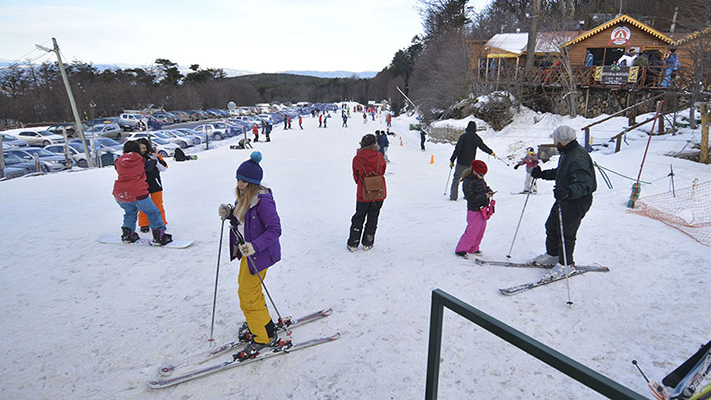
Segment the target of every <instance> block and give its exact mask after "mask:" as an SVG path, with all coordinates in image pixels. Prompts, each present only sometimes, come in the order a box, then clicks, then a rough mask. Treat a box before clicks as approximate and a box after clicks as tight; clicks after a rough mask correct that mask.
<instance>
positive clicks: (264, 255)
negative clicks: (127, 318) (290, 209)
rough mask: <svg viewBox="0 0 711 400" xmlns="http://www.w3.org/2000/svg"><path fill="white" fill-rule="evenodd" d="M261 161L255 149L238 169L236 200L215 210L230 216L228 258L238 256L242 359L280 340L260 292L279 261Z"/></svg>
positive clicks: (275, 220)
mask: <svg viewBox="0 0 711 400" xmlns="http://www.w3.org/2000/svg"><path fill="white" fill-rule="evenodd" d="M261 160H262V154H261V153H260V152H258V151H254V152H252V154H251V156H250V159H249V160H247V161H245V162H243V163H242V164H241V165H240V166H239V168H237V173H236V177H237V188H236V190H235V192H236V194H237V200H236V201H235V204H234V206H233V205H230V204H221V205H220V207H219V209H218V214H219V215H220V217H222V218H223V219H229V221H230V225H231V231H230V261H232V260H234V259H235V258H239V259H240V268H239V276H238V289H237V292H238V294H239V304H240V308H241V309H242V312H243V313H244V317H245V319H246V320H247V322H246V324H247V327H248V328H249V330H248V331H247V330H246V329H244V330H243V329H240V331H242V332H249V337H250V342H249V344H248V345H247V346H246V347H245V348H244V350H243V351H241V352H240V353H238V354H237V355H236V356H237V357H238V358H240V359H243V360H245V359H248V358H252V357H254V356H256V354H257V353H258V352H259V351H260V350H261V349H263V348H264V347H267V346H274V345H276V343H278V340H279V337H278V335H277V332H276V326H275V325H274V322H273V321H272V318H271V316H270V315H269V310H268V309H267V303H266V300H265V298H264V293H263V292H262V280H263V279H265V277H266V273H267V269H268V268H269V267H271V266H272V265H274V264H276V263H277V262H278V261H279V260H281V245H280V244H279V237H280V236H281V222H280V219H279V214H278V213H277V210H276V203H275V202H274V197H272V191H271V189H268V188H267V187H265V186H262V184H261V183H262V177H263V176H264V172H263V170H262V167H260V166H259V162H260V161H261ZM238 230H239V231H241V230H244V233H243V235H244V240H245V243H240V242H239V240H238V236H237V234H236V233H235V232H236V231H238Z"/></svg>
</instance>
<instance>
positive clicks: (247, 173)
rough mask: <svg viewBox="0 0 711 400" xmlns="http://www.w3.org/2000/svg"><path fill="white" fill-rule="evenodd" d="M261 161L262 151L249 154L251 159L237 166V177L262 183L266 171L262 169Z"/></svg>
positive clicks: (250, 181)
mask: <svg viewBox="0 0 711 400" xmlns="http://www.w3.org/2000/svg"><path fill="white" fill-rule="evenodd" d="M260 161H262V153H260V152H258V151H253V152H252V154H251V155H250V156H249V160H247V161H245V162H243V163H242V165H240V166H239V168H237V174H236V175H237V179H239V180H243V181H245V182H249V183H254V184H255V185H259V184H261V183H262V177H263V176H264V171H262V167H260V166H259V162H260Z"/></svg>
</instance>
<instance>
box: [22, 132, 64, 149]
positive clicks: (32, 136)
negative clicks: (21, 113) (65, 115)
mask: <svg viewBox="0 0 711 400" xmlns="http://www.w3.org/2000/svg"><path fill="white" fill-rule="evenodd" d="M14 135H15V137H16V138H18V139H22V140H24V141H26V142H27V144H29V145H30V146H42V147H44V146H49V145H50V144H55V143H64V136H59V135H55V134H54V133H52V132H48V131H37V132H35V131H22V132H18V133H16V134H14Z"/></svg>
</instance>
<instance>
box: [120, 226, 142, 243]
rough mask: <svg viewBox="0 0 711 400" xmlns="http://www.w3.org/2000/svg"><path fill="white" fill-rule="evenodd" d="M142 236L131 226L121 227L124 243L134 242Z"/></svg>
mask: <svg viewBox="0 0 711 400" xmlns="http://www.w3.org/2000/svg"><path fill="white" fill-rule="evenodd" d="M140 238H141V237H140V236H138V234H137V233H136V232H134V231H133V230H132V229H131V228H125V227H122V228H121V241H122V242H124V243H133V242H135V241H136V240H138V239H140Z"/></svg>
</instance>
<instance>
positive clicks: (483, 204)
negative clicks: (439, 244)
mask: <svg viewBox="0 0 711 400" xmlns="http://www.w3.org/2000/svg"><path fill="white" fill-rule="evenodd" d="M488 170H489V168H488V167H487V166H486V163H484V162H483V161H481V160H474V161H472V164H471V168H467V169H465V170H464V172H462V178H461V182H462V192H463V193H464V198H465V199H466V200H467V228H466V229H465V230H464V234H462V237H461V238H460V239H459V243H457V247H456V249H455V250H454V253H455V254H456V255H457V256H458V257H461V258H468V255H469V254H481V251H480V250H479V244H481V240H482V239H483V238H484V231H485V230H486V221H487V220H488V219H489V218H490V217H491V214H493V212H494V204H495V201H494V200H493V199H492V198H491V197H492V196H493V195H494V192H493V191H492V190H491V188H489V186H487V184H486V181H484V175H486V173H487V171H488Z"/></svg>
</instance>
